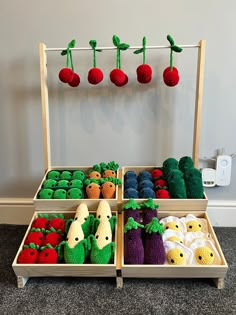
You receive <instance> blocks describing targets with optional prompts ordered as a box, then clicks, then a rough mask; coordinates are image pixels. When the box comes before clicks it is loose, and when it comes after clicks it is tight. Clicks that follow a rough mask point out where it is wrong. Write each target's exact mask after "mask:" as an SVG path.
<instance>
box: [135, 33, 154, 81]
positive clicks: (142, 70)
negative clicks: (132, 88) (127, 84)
mask: <svg viewBox="0 0 236 315" xmlns="http://www.w3.org/2000/svg"><path fill="white" fill-rule="evenodd" d="M140 53H143V64H142V65H140V66H138V68H137V69H136V73H137V80H138V82H139V83H143V84H145V83H149V82H150V81H151V80H152V68H151V67H150V66H149V65H148V64H146V37H143V47H142V48H141V49H138V50H135V51H134V54H140Z"/></svg>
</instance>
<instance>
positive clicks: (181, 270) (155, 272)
mask: <svg viewBox="0 0 236 315" xmlns="http://www.w3.org/2000/svg"><path fill="white" fill-rule="evenodd" d="M158 214H159V218H160V219H161V218H164V217H167V216H176V217H179V218H180V217H183V216H186V215H187V214H189V213H186V212H185V211H172V210H169V211H165V210H163V211H162V210H158ZM119 215H120V219H119V230H120V231H119V233H120V234H119V237H120V239H121V245H120V250H121V253H119V255H118V257H120V259H121V262H120V265H121V270H122V279H123V278H211V279H213V281H214V282H215V284H216V286H217V288H219V289H221V288H223V287H224V277H225V275H226V273H227V270H228V265H227V262H226V260H225V257H224V254H223V252H222V250H221V247H220V244H219V242H218V240H217V237H216V234H215V232H214V229H213V227H212V225H211V223H210V220H209V217H208V215H207V213H206V212H203V211H196V212H194V215H195V216H196V217H199V218H204V219H206V220H207V223H208V230H209V233H210V235H211V237H212V238H213V240H214V242H215V247H216V249H217V251H218V253H219V255H220V257H221V260H222V264H221V265H209V266H200V265H186V266H177V265H175V266H170V265H166V264H165V265H145V264H144V265H128V264H125V263H124V214H123V213H122V214H119Z"/></svg>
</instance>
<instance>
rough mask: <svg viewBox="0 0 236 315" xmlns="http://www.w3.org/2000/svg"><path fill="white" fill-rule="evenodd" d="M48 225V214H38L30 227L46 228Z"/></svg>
mask: <svg viewBox="0 0 236 315" xmlns="http://www.w3.org/2000/svg"><path fill="white" fill-rule="evenodd" d="M48 226H49V220H48V215H47V214H45V215H42V214H39V215H38V218H37V219H35V220H34V221H33V223H32V226H31V227H32V228H36V229H45V230H47V229H48Z"/></svg>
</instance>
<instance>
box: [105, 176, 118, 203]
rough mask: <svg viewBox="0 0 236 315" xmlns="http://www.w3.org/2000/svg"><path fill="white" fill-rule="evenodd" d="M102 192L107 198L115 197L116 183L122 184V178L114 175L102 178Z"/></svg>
mask: <svg viewBox="0 0 236 315" xmlns="http://www.w3.org/2000/svg"><path fill="white" fill-rule="evenodd" d="M100 182H101V194H102V196H103V198H105V199H113V198H115V194H116V185H120V184H121V180H120V179H119V178H114V177H106V178H101V180H100Z"/></svg>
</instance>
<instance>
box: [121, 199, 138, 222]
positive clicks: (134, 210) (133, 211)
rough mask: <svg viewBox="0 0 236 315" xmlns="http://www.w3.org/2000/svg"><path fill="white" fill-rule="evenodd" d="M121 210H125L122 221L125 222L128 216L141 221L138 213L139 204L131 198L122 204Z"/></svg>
mask: <svg viewBox="0 0 236 315" xmlns="http://www.w3.org/2000/svg"><path fill="white" fill-rule="evenodd" d="M123 210H124V211H125V213H124V223H125V224H126V223H127V221H128V219H129V218H130V217H131V218H133V219H134V220H135V221H136V222H138V223H140V222H141V215H140V210H141V206H140V205H139V204H137V203H136V202H135V201H134V200H133V199H130V200H129V201H128V202H127V203H126V204H125V205H124V206H123Z"/></svg>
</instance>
